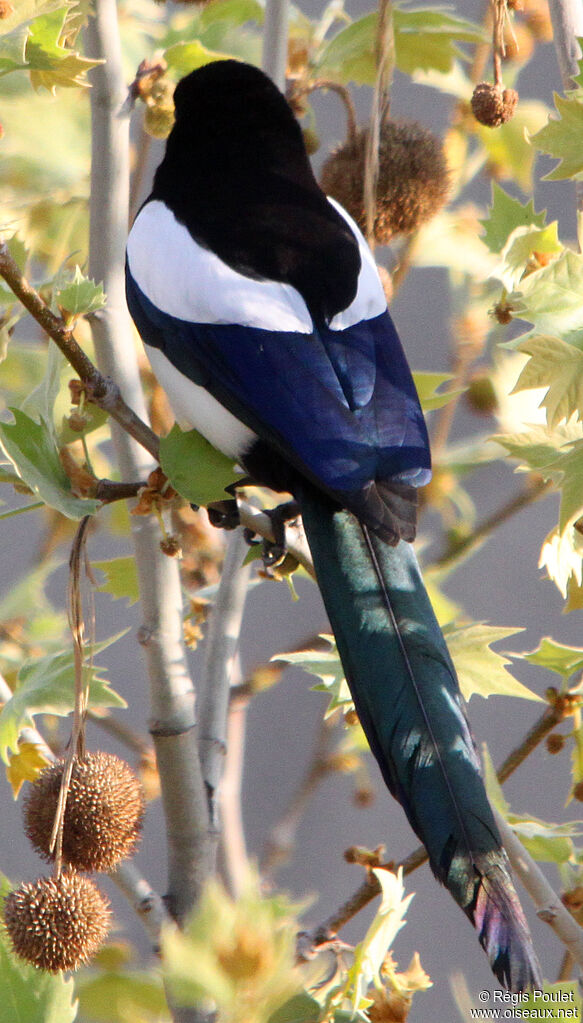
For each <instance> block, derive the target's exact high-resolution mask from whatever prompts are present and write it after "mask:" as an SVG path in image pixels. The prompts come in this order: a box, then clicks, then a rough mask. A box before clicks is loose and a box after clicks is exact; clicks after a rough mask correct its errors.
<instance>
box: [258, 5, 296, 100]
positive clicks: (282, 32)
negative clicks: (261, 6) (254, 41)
mask: <svg viewBox="0 0 583 1023" xmlns="http://www.w3.org/2000/svg"><path fill="white" fill-rule="evenodd" d="M289 7H290V5H289V0H267V2H266V4H265V21H264V23H263V51H262V54H261V67H262V68H263V70H264V71H265V73H266V74H267V75H269V77H270V78H272V79H273V81H274V82H275V84H276V85H277V87H278V88H279V89H281V91H282V92H283V91H284V86H285V71H286V66H287V35H288V29H287V26H288V20H289Z"/></svg>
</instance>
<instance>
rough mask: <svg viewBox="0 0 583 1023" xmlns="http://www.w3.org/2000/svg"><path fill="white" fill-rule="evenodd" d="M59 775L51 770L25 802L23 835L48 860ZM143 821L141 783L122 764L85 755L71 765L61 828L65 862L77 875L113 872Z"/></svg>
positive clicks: (105, 757) (59, 771) (116, 759)
mask: <svg viewBox="0 0 583 1023" xmlns="http://www.w3.org/2000/svg"><path fill="white" fill-rule="evenodd" d="M62 775H63V763H62V762H59V763H56V764H52V765H51V766H50V767H47V768H45V770H44V771H42V772H41V773H40V774H39V776H38V778H37V779H36V781H35V782H34V783H33V784H32V785H31V786H30V788H29V791H28V793H27V795H26V797H25V801H24V829H25V831H26V834H27V836H28V838H29V839H30V841H31V842H32V844H33V846H34V847H35V849H36V850H37V851H38V852H39V853H40V855H41V856H43V857H44V858H45V859H46V860H52V859H53V855H52V854H51V853H50V851H49V845H50V839H51V833H52V829H53V821H54V819H55V813H56V809H57V800H58V797H59V790H60V787H61V778H62ZM143 816H144V797H143V794H142V789H141V786H140V783H139V781H138V779H137V777H136V775H135V774H134V772H133V771H132V769H131V768H130V766H129V764H126V762H125V761H124V760H120V759H119V757H116V756H114V755H113V754H111V753H88V754H87V756H86V757H84V758H83V760H79V759H77V760H75V762H74V764H73V773H72V775H71V784H70V787H69V794H68V796H67V806H66V810H65V820H64V826H63V859H64V861H65V862H66V863H69V864H71V866H72V867H75V868H76V869H77V870H87V871H93V870H111V869H112V867H114V866H115V865H116V864H117V863H119V862H120V860H123V859H125V858H126V857H127V856H130V855H131V853H132V852H133V850H134V847H135V845H136V842H137V840H138V837H139V834H140V830H141V825H142V820H143Z"/></svg>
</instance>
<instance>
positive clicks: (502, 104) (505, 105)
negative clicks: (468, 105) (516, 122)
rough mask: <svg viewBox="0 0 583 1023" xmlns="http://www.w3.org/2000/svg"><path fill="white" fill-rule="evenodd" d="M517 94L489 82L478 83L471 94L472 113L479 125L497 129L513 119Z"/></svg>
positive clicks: (512, 90) (514, 91)
mask: <svg viewBox="0 0 583 1023" xmlns="http://www.w3.org/2000/svg"><path fill="white" fill-rule="evenodd" d="M517 103H518V93H517V92H516V90H515V89H503V88H502V86H501V85H492V83H491V82H479V83H478V85H476V88H475V89H474V92H473V94H472V113H473V115H474V117H475V118H476V121H479V122H480V124H485V125H486V126H487V127H488V128H499V127H500V125H501V124H506V122H507V121H510V120H511V118H512V117H514V112H515V110H516V105H517Z"/></svg>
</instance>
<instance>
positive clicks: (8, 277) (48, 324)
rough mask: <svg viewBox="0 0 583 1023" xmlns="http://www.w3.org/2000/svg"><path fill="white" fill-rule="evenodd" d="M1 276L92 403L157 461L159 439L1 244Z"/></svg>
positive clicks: (5, 246)
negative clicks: (107, 414)
mask: <svg viewBox="0 0 583 1023" xmlns="http://www.w3.org/2000/svg"><path fill="white" fill-rule="evenodd" d="M0 276H1V277H3V278H4V280H5V281H6V283H7V285H8V287H9V288H10V289H11V291H13V292H14V294H15V295H16V297H17V298H18V299H19V300H20V302H22V305H23V306H24V307H25V309H26V310H27V311H28V312H29V313H30V314H31V316H33V317H34V319H35V320H36V322H37V323H38V324H39V325H40V326H41V327H42V328H43V330H44V331H45V333H47V334H48V336H49V337H50V338H52V340H53V341H54V342H55V344H56V345H57V347H58V348H59V349H60V350H61V352H62V353H63V355H64V356H65V358H66V359H67V360H68V361H69V363H70V364H71V366H72V367H73V369H74V370H75V372H76V373H77V374H78V376H79V379H80V380H81V381H82V383H83V384H84V386H85V389H86V392H87V398H88V400H89V401H92V402H93V403H94V404H95V405H98V406H99V407H100V408H102V409H105V411H107V412H108V413H109V414H110V415H111V416H112V417H113V419H115V420H116V422H118V423H119V425H120V426H122V427H123V429H124V430H125V431H126V432H127V433H129V435H130V436H131V437H133V438H134V439H135V440H137V441H138V443H139V444H141V445H142V447H144V448H145V449H146V451H149V452H150V454H151V455H152V456H153V457H154V458H157V457H158V438H157V437H156V435H155V434H154V433H153V432H152V430H150V428H149V426H146V423H145V422H144V421H143V420H142V419H140V418H139V417H138V416H137V415H136V414H135V412H134V411H133V410H132V409H131V408H130V407H129V406H128V405H127V404H126V403H125V402H124V400H123V399H122V397H121V395H120V393H119V389H118V387H117V386H116V384H114V383H113V381H112V380H111V379H108V378H107V377H106V376H104V375H103V374H102V373H100V372H99V370H98V369H97V367H96V366H95V365H94V364H93V363H92V361H91V359H90V358H89V357H88V356H87V355H86V354H85V352H84V351H83V349H82V348H81V346H80V345H79V344H78V342H77V341H76V340H75V337H74V335H73V332H72V331H71V330H70V329H69V328H68V327H67V326H66V324H65V322H64V320H62V319H61V318H60V317H59V316H55V314H54V313H53V312H52V311H51V310H50V309H49V307H48V305H47V304H46V303H45V302H44V301H43V300H42V298H41V297H40V295H39V293H38V291H36V290H35V289H34V288H33V287H32V285H31V284H30V283H29V282H28V280H27V279H26V278H25V277H24V275H23V274H22V273H21V271H20V268H19V267H18V265H17V263H16V262H15V261H14V259H13V258H12V256H11V255H10V252H9V251H8V246H7V245H6V244H5V243H4V242H2V243H0Z"/></svg>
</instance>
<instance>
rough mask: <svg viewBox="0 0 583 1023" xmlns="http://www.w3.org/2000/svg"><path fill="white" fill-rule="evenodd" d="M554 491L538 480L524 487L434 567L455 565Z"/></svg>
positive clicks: (550, 484)
mask: <svg viewBox="0 0 583 1023" xmlns="http://www.w3.org/2000/svg"><path fill="white" fill-rule="evenodd" d="M551 490H552V483H549V482H548V481H545V480H536V481H534V482H533V483H531V484H530V485H529V486H527V487H524V489H523V490H521V491H520V493H518V494H516V495H514V496H513V497H511V498H510V499H509V500H508V501H506V502H505V503H504V504H503V505H502V506H501V507H500V508H498V509H497V511H495V512H492V514H491V515H488V516H487V518H485V519H484V521H483V522H481V523H480V525H479V526H476V527H475V529H473V530H472V533H471V535H470V536H467V537H466V538H465V539H464V540H460V541H459V543H456V544H455V546H453V547H452V548H451V549H450V550H447V551H445V553H444V554H442V555H441V557H439V558H437V559H436V561H435V562H434V565H435V566H437V567H439V568H445V567H446V566H449V565H452V564H455V562H456V561H458V560H459V558H461V557H462V556H465V555H466V554H467V553H468V551H471V550H472V549H474V548H477V547H479V546H480V544H481V543H482V542H483V541H484V540H485V539H486V538H487V537H488V536H489V535H490V534H491V533H493V532H494V530H495V529H497V528H498V526H501V525H502V523H503V522H507V521H508V520H509V519H511V518H512V516H513V515H516V514H517V512H519V511H522V509H523V508H527V507H528V506H529V505H530V504H532V503H533V502H534V501H537V500H538V499H539V498H540V497H544V496H545V494H548V493H549V492H550V491H551Z"/></svg>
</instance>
